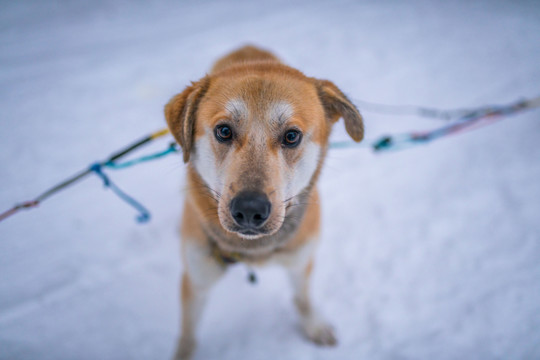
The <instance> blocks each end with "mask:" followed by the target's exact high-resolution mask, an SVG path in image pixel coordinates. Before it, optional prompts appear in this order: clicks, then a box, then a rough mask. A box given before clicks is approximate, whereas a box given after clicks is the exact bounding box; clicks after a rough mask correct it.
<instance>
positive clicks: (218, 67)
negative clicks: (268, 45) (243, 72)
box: [210, 45, 280, 74]
mask: <svg viewBox="0 0 540 360" xmlns="http://www.w3.org/2000/svg"><path fill="white" fill-rule="evenodd" d="M249 62H270V63H280V60H279V59H278V58H277V57H276V56H275V55H274V54H272V53H271V52H269V51H266V50H263V49H260V48H258V47H255V46H251V45H246V46H244V47H242V48H240V49H238V50H236V51H233V52H232V53H230V54H228V55H226V56H224V57H222V58H221V59H219V60H218V61H217V62H216V63H215V64H214V66H213V67H212V70H211V71H210V73H211V74H215V73H217V72H220V71H222V70H225V69H226V68H228V67H231V66H233V65H239V64H245V63H249Z"/></svg>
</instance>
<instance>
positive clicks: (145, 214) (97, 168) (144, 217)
mask: <svg viewBox="0 0 540 360" xmlns="http://www.w3.org/2000/svg"><path fill="white" fill-rule="evenodd" d="M102 166H103V165H102V164H100V163H95V164H92V165H90V168H89V169H90V170H91V171H93V172H94V173H96V175H97V176H99V177H100V178H101V180H103V185H104V186H105V187H107V188H109V189H111V190H112V191H113V192H114V193H115V194H116V195H117V196H118V197H119V198H120V199H122V200H124V201H125V202H126V203H128V204H129V205H131V206H132V207H134V208H135V209H137V211H139V215H137V217H136V219H137V222H138V223H141V224H142V223H145V222H147V221H148V220H150V212H149V211H148V210H147V209H146V208H145V207H144V206H142V205H141V204H140V203H139V202H138V201H137V200H135V199H133V198H132V197H130V196H129V195H128V194H126V193H125V192H123V191H122V190H120V188H119V187H118V186H116V185H115V184H114V183H113V182H112V181H111V180H110V179H109V177H108V176H107V175H105V173H104V172H103V170H102Z"/></svg>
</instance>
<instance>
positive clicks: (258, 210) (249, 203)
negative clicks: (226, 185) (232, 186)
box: [229, 191, 272, 235]
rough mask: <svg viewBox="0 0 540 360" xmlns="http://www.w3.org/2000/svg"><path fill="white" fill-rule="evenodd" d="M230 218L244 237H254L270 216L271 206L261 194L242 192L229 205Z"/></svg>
mask: <svg viewBox="0 0 540 360" xmlns="http://www.w3.org/2000/svg"><path fill="white" fill-rule="evenodd" d="M229 209H230V212H231V216H232V218H233V219H234V221H235V223H236V224H237V225H238V226H239V227H240V231H239V232H241V233H243V234H246V235H255V234H258V233H259V231H258V230H259V229H260V228H261V227H262V226H263V225H264V224H265V222H266V220H268V217H269V216H270V211H271V210H272V204H271V203H270V201H269V200H268V197H267V196H266V195H265V194H263V193H258V192H252V191H243V192H241V193H239V194H238V195H236V196H235V197H234V198H233V199H232V201H231V204H230V207H229Z"/></svg>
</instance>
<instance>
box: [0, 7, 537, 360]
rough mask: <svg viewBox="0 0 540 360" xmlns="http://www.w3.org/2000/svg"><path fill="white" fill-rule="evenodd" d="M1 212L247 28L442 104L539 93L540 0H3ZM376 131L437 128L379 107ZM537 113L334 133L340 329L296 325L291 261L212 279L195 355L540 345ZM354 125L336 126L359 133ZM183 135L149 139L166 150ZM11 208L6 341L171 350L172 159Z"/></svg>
mask: <svg viewBox="0 0 540 360" xmlns="http://www.w3.org/2000/svg"><path fill="white" fill-rule="evenodd" d="M1 8H2V11H0V64H1V66H0V94H1V95H0V107H1V108H2V119H1V122H0V124H1V131H0V144H1V146H2V151H1V152H0V179H1V181H2V186H1V187H0V210H4V209H7V208H8V207H10V206H12V205H13V204H14V203H16V202H19V201H21V200H27V199H30V198H32V197H33V196H36V195H37V194H39V193H40V192H41V191H43V190H45V189H47V188H48V187H50V186H51V185H53V184H55V183H56V182H58V181H59V180H61V179H63V178H65V177H66V176H68V175H70V174H72V173H75V172H77V171H79V170H80V169H82V168H84V167H85V166H87V165H88V164H90V163H91V162H93V161H95V160H98V159H103V158H104V157H106V156H107V155H108V154H109V153H111V152H113V151H114V150H116V149H119V148H121V147H122V146H124V145H126V144H128V143H129V142H131V141H133V140H135V139H137V138H139V137H141V136H143V135H145V134H147V133H149V132H152V131H155V130H157V129H159V128H161V127H163V126H164V119H163V114H162V108H163V105H164V104H165V103H166V102H167V101H168V99H169V98H170V97H171V96H172V95H174V94H175V93H177V92H179V91H181V90H182V89H183V87H184V86H185V85H187V84H188V83H189V81H191V80H197V79H198V78H200V77H201V76H202V75H204V74H205V72H206V71H208V69H209V67H210V66H211V64H212V62H213V61H214V60H215V59H216V58H217V57H219V56H221V55H222V54H224V53H225V52H227V51H229V50H231V49H233V48H235V47H237V46H239V45H242V44H244V43H255V44H259V45H261V46H264V47H266V48H269V49H272V50H273V51H274V52H276V53H277V54H278V56H280V57H281V58H282V59H284V61H285V62H286V63H288V64H290V65H292V66H294V67H297V68H299V69H301V70H302V71H304V72H305V73H306V74H308V75H310V76H315V77H319V78H326V79H330V80H332V81H334V82H335V83H336V84H337V85H338V86H339V87H340V88H341V89H342V90H343V91H344V92H345V93H347V94H349V95H350V97H351V98H353V99H362V100H369V101H376V102H381V103H387V104H421V105H426V106H433V107H441V108H456V107H458V108H459V107H471V106H478V105H485V104H491V103H507V102H511V101H514V100H517V99H519V98H521V97H534V96H538V95H540V94H539V91H540V90H539V86H538V84H539V83H540V67H539V66H538V64H540V41H539V40H538V34H540V6H539V4H538V2H536V1H515V2H504V1H487V0H486V1H474V2H469V1H451V2H442V1H441V2H432V1H415V2H407V3H406V2H392V1H379V2H358V1H342V0H339V1H333V2H324V1H309V2H308V1H306V2H291V1H269V2H264V4H263V3H262V2H249V1H240V2H223V1H199V2H191V3H187V2H172V1H171V2H160V3H158V2H151V3H150V2H138V3H128V2H123V1H119V2H106V1H96V2H88V3H80V2H71V3H67V2H39V1H26V2H15V1H13V2H4V3H2V5H1ZM364 115H365V118H366V129H367V136H368V137H369V138H372V137H374V136H377V135H380V134H386V133H395V132H398V133H399V132H402V131H407V130H418V129H428V128H431V127H434V126H438V125H439V123H437V121H434V120H426V119H418V118H415V117H393V116H388V115H381V114H376V113H370V112H367V111H365V112H364ZM539 117H540V112H538V111H536V112H527V113H524V114H522V115H519V116H515V117H512V118H509V119H508V120H505V121H502V122H499V123H496V124H495V125H493V126H490V127H486V128H484V129H482V130H478V131H475V132H470V133H467V134H464V135H460V136H455V137H451V138H447V139H444V140H441V141H438V142H436V143H433V144H431V145H429V146H421V147H418V148H414V149H411V150H407V151H403V152H398V153H391V154H386V155H374V154H373V153H371V152H369V151H367V150H362V149H347V150H333V151H331V153H330V154H329V156H328V161H327V163H326V167H325V170H324V172H323V176H322V178H321V181H320V190H321V194H322V203H323V214H324V216H323V237H322V241H321V246H320V247H319V250H318V253H317V262H316V268H315V273H314V279H313V280H314V282H313V293H314V298H315V299H316V303H317V304H318V306H319V307H320V308H321V310H322V312H323V313H324V314H326V316H327V317H328V318H329V319H331V321H332V322H333V324H334V325H335V327H336V329H337V332H338V336H339V340H340V344H339V346H338V347H336V348H331V349H323V348H319V347H316V346H314V345H312V344H310V343H308V342H307V341H306V340H304V339H303V338H302V337H301V336H300V335H299V332H298V328H297V325H296V321H297V319H296V315H295V313H294V310H293V307H292V304H291V291H290V289H289V288H288V284H287V282H286V278H285V276H284V274H283V272H282V271H281V269H279V268H267V269H262V270H260V271H259V272H258V277H259V283H258V284H257V285H256V286H251V285H250V284H248V283H247V281H246V270H245V268H243V267H242V266H235V267H233V268H231V271H229V272H228V274H227V275H226V276H225V278H224V279H223V280H222V281H221V282H220V283H219V284H218V285H217V286H216V288H215V289H214V291H213V293H212V296H211V298H210V301H209V303H208V306H207V308H206V311H205V314H204V316H203V319H202V322H201V327H200V329H199V344H200V346H199V348H198V352H197V356H196V358H197V359H276V358H279V359H294V360H299V359H300V360H301V359H375V360H377V359H381V360H382V359H463V358H465V359H534V358H540V266H539V265H540V242H539V240H540V223H539V222H538V219H539V217H538V216H539V214H540V201H539V200H540V162H539V159H540V148H539V147H538V135H539V134H540V122H539V121H538V120H539ZM345 137H346V133H345V131H344V129H343V124H342V123H341V122H340V123H338V124H337V125H336V128H335V132H334V134H333V138H334V139H345ZM165 144H166V141H165V140H164V141H161V142H158V143H157V144H155V145H152V146H150V147H148V148H146V149H145V150H144V151H143V153H146V152H151V151H152V150H155V149H161V148H163V147H164V146H165ZM109 175H111V177H112V178H113V180H114V181H115V182H116V183H117V184H118V185H119V186H120V187H121V188H122V189H123V190H125V191H127V192H128V193H129V194H132V195H133V196H135V198H136V199H137V200H139V201H141V202H142V203H143V204H145V205H146V206H147V207H148V208H149V209H150V210H151V211H152V215H153V219H152V221H151V223H150V224H148V225H138V224H136V223H135V222H134V216H135V213H134V211H133V210H132V209H131V208H129V207H128V206H127V205H125V204H124V203H123V202H121V201H120V200H118V199H117V198H116V197H115V196H114V195H113V194H112V193H111V191H106V190H104V189H103V187H102V184H101V183H100V180H99V179H98V178H97V177H92V178H90V179H88V180H85V181H83V182H81V183H80V184H78V185H76V186H74V187H72V188H70V189H68V190H66V191H64V192H63V193H61V194H59V195H57V196H55V197H53V198H51V199H50V200H48V201H47V202H45V203H44V204H42V205H41V206H40V207H39V209H37V210H33V211H29V212H24V213H21V214H18V215H16V216H14V217H12V218H10V219H8V220H6V221H5V222H3V223H0V358H1V359H36V358H40V359H163V358H169V357H170V356H171V355H172V352H173V346H174V342H175V339H176V336H177V335H178V320H179V306H178V280H179V274H180V265H181V264H180V259H179V242H178V237H177V230H176V229H177V224H178V219H179V216H180V214H181V205H182V200H183V197H184V191H183V190H181V189H183V186H184V180H183V175H184V166H183V165H182V163H181V159H180V158H179V157H178V156H171V157H168V158H166V159H163V160H158V161H155V162H152V163H150V164H144V165H140V166H138V167H135V168H131V169H129V170H122V171H113V170H110V171H109Z"/></svg>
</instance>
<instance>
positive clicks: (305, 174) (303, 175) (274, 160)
mask: <svg viewBox="0 0 540 360" xmlns="http://www.w3.org/2000/svg"><path fill="white" fill-rule="evenodd" d="M165 116H166V119H167V123H168V125H169V128H170V130H171V132H172V134H173V135H174V137H175V138H176V140H177V141H178V143H179V144H180V145H181V147H182V151H183V155H184V161H185V162H186V163H188V167H187V177H188V193H187V196H186V202H185V208H184V215H183V220H182V227H181V236H182V256H183V264H184V274H183V276H182V284H181V293H182V335H181V336H180V338H179V341H178V347H177V351H176V359H189V358H190V357H191V355H192V353H193V350H194V348H195V330H196V327H197V322H198V319H199V316H200V314H201V311H202V310H203V307H204V303H205V300H206V296H207V293H208V290H209V289H210V287H211V286H212V285H213V284H214V283H215V282H216V281H217V280H218V279H219V278H220V277H221V276H222V275H223V273H224V272H225V270H226V267H227V264H228V263H230V262H236V261H240V262H244V263H247V264H248V265H261V264H265V263H269V262H274V263H278V264H281V265H283V266H284V267H285V269H286V270H287V272H288V274H289V277H290V279H291V282H292V286H293V289H294V294H295V295H294V301H295V304H296V307H297V309H298V312H299V314H300V319H301V327H302V329H303V331H304V333H305V335H306V336H307V338H309V339H310V340H312V341H314V342H315V343H317V344H321V345H334V344H336V338H335V335H334V332H333V329H332V327H331V325H329V324H328V323H327V322H326V321H325V320H324V319H323V318H322V317H321V316H320V315H319V314H318V313H317V311H316V310H315V309H314V308H313V307H312V305H311V300H310V295H309V278H310V274H311V270H312V268H313V255H314V250H315V245H316V243H317V240H318V236H319V204H318V194H317V190H316V189H315V182H316V181H317V178H318V176H319V173H320V170H321V166H322V164H323V160H324V158H325V155H326V151H327V148H328V138H329V136H330V131H331V128H332V125H333V123H335V122H336V121H337V120H338V119H339V118H340V117H342V118H343V119H344V120H345V127H346V129H347V132H348V133H349V135H350V136H351V137H352V138H353V139H354V140H355V141H360V140H362V137H363V123H362V117H361V116H360V114H359V112H358V110H357V109H356V108H355V106H354V105H353V104H352V103H351V102H350V101H349V100H348V99H347V97H346V96H345V95H343V93H342V92H341V91H340V90H339V89H338V88H337V87H336V86H335V85H334V84H333V83H331V82H329V81H326V80H317V79H314V78H310V77H306V76H305V75H304V74H302V73H301V72H299V71H298V70H295V69H292V68H290V67H288V66H286V65H283V64H282V63H281V62H280V61H279V60H278V59H277V58H276V57H275V56H274V55H272V54H271V53H269V52H267V51H264V50H261V49H258V48H255V47H252V46H246V47H243V48H241V49H239V50H237V51H235V52H233V53H231V54H229V55H227V56H225V57H224V58H222V59H220V60H219V61H218V62H217V63H216V64H215V65H214V67H213V68H212V71H211V72H210V74H209V75H207V76H205V77H204V78H202V79H201V80H199V81H197V82H194V83H192V85H191V86H189V87H187V88H186V89H185V90H184V91H183V92H182V93H180V94H178V95H176V96H175V97H173V98H172V100H171V101H170V102H169V103H168V104H167V105H166V106H165Z"/></svg>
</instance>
